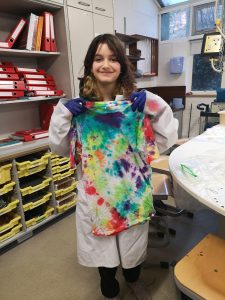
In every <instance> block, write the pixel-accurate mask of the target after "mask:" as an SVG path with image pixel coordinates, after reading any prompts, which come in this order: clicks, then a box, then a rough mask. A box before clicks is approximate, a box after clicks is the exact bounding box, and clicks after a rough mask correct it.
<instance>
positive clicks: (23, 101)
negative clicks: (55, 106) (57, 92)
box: [0, 94, 65, 105]
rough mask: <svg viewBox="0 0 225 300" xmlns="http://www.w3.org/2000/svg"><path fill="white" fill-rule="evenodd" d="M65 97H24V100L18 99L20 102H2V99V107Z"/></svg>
mask: <svg viewBox="0 0 225 300" xmlns="http://www.w3.org/2000/svg"><path fill="white" fill-rule="evenodd" d="M64 96H65V94H64V95H62V96H60V97H59V96H55V97H48V96H46V97H43V96H37V97H24V98H23V99H21V98H20V99H18V100H7V101H5V100H1V99H0V105H8V104H17V103H24V104H26V103H28V102H39V101H50V100H59V99H60V98H61V97H64Z"/></svg>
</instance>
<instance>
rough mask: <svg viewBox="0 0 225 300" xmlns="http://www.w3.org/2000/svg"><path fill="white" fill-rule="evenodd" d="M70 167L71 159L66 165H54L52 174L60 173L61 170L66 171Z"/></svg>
mask: <svg viewBox="0 0 225 300" xmlns="http://www.w3.org/2000/svg"><path fill="white" fill-rule="evenodd" d="M68 169H70V161H69V162H68V163H66V164H65V165H62V166H55V167H53V168H52V174H55V173H60V172H63V171H66V170H68Z"/></svg>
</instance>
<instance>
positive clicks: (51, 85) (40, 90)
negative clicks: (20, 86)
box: [15, 67, 63, 97]
mask: <svg viewBox="0 0 225 300" xmlns="http://www.w3.org/2000/svg"><path fill="white" fill-rule="evenodd" d="M15 69H16V72H17V73H18V74H19V76H20V79H22V80H24V82H25V85H26V96H29V97H32V96H61V95H63V91H62V90H57V89H56V84H55V81H54V78H53V77H52V76H51V75H49V74H47V73H46V71H45V70H44V69H32V68H19V67H16V68H15Z"/></svg>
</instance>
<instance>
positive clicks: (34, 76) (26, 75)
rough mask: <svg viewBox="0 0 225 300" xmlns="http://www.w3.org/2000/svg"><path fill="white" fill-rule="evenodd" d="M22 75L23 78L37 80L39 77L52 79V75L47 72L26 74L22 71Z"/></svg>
mask: <svg viewBox="0 0 225 300" xmlns="http://www.w3.org/2000/svg"><path fill="white" fill-rule="evenodd" d="M23 77H24V79H33V80H34V79H37V80H39V79H40V80H41V79H44V80H54V79H53V77H52V76H51V75H48V74H43V75H42V74H26V73H24V74H23Z"/></svg>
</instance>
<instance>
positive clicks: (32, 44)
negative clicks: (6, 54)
mask: <svg viewBox="0 0 225 300" xmlns="http://www.w3.org/2000/svg"><path fill="white" fill-rule="evenodd" d="M0 48H5V49H10V48H16V49H26V50H32V51H40V50H41V51H48V52H56V51H57V49H56V40H55V30H54V20H53V14H52V13H50V12H43V13H42V15H41V16H37V15H35V14H33V13H31V14H30V15H29V17H28V18H27V19H26V20H25V19H23V18H20V19H19V21H17V24H16V26H15V27H14V28H13V30H12V31H11V32H10V34H9V36H8V37H7V39H6V40H5V41H2V42H0Z"/></svg>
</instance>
